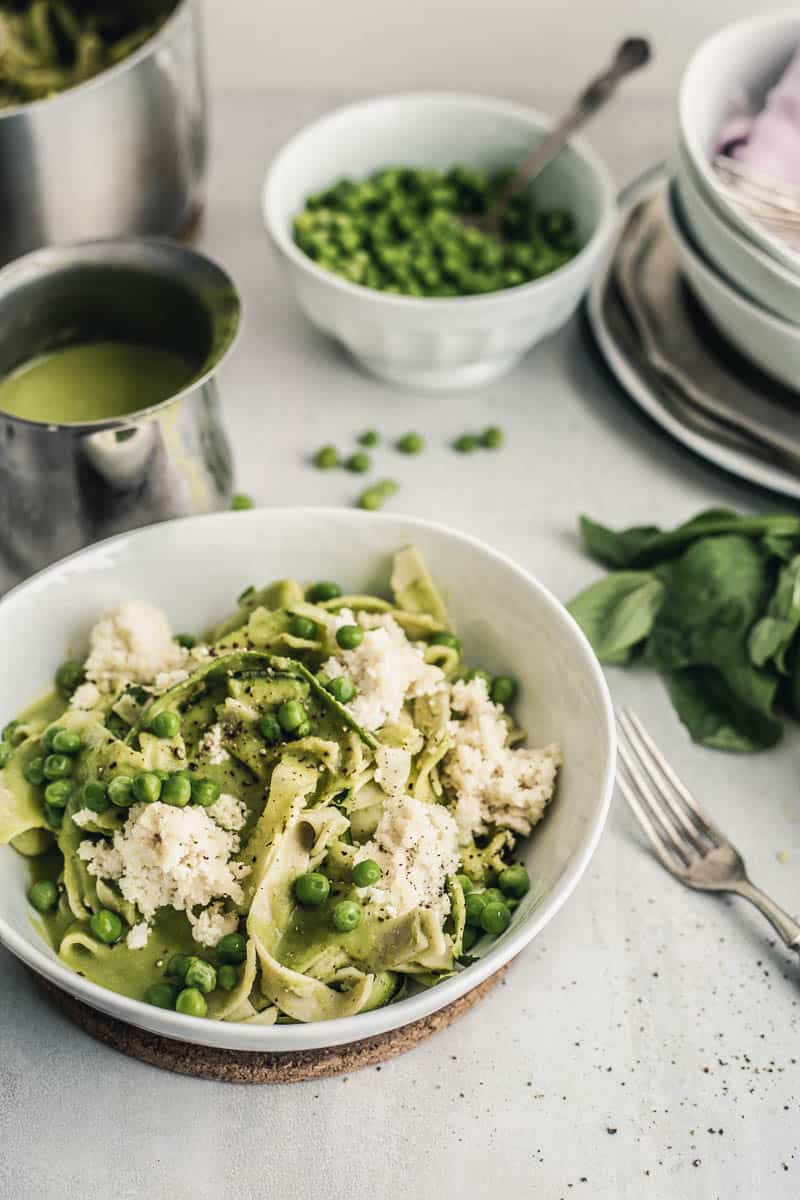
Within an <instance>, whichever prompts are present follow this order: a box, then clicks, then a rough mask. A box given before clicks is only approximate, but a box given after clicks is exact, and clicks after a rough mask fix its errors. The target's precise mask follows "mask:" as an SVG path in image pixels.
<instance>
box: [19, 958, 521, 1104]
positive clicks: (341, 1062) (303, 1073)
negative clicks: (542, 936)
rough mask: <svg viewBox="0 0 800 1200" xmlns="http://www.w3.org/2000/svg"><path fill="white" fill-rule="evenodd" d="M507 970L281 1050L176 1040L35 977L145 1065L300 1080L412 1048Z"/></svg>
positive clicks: (242, 1078)
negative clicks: (323, 1045)
mask: <svg viewBox="0 0 800 1200" xmlns="http://www.w3.org/2000/svg"><path fill="white" fill-rule="evenodd" d="M507 970H508V968H507V967H503V968H501V970H499V971H497V972H496V974H494V975H491V976H490V977H489V979H486V980H484V982H483V983H479V984H478V986H477V987H475V988H473V989H472V991H471V992H467V994H466V995H465V996H461V997H460V999H458V1000H454V1001H453V1003H452V1004H448V1005H447V1007H446V1008H441V1009H439V1011H438V1012H435V1013H431V1014H430V1016H428V1017H423V1018H422V1020H420V1021H414V1022H413V1023H412V1024H410V1025H404V1026H403V1027H402V1028H401V1029H392V1030H390V1031H389V1032H388V1033H381V1034H378V1035H377V1036H376V1037H371V1038H364V1039H363V1040H362V1041H359V1042H351V1043H350V1044H349V1045H346V1046H332V1047H331V1048H330V1049H327V1050H296V1051H287V1052H284V1053H282V1054H262V1053H260V1052H259V1051H247V1050H244V1051H243V1050H216V1049H214V1048H213V1047H210V1046H194V1045H190V1044H189V1043H188V1042H176V1041H174V1040H173V1039H172V1038H165V1037H161V1036H160V1035H159V1034H155V1033H148V1032H146V1031H145V1030H144V1029H137V1028H135V1026H133V1025H126V1024H125V1023H124V1022H122V1021H117V1020H115V1019H114V1017H109V1016H106V1014H105V1013H101V1012H97V1011H96V1010H95V1009H93V1008H89V1007H88V1006H87V1005H85V1004H83V1003H82V1002H81V1001H80V1000H76V999H75V997H74V996H68V995H67V994H66V992H62V991H61V990H60V989H59V988H57V987H54V986H53V984H51V983H48V982H47V980H45V979H41V978H39V979H38V982H39V983H40V984H41V986H42V987H43V988H44V989H45V991H46V992H47V993H48V995H49V996H50V998H51V1000H53V1002H54V1003H55V1004H56V1006H57V1007H58V1008H60V1009H61V1010H62V1011H63V1012H65V1013H66V1014H67V1016H68V1017H69V1018H70V1019H71V1020H72V1021H74V1022H75V1024H76V1025H77V1026H78V1027H79V1028H80V1029H82V1030H83V1031H84V1033H88V1034H90V1035H91V1036H92V1037H93V1038H96V1039H97V1040H98V1041H99V1042H104V1043H105V1044H106V1045H107V1046H112V1047H113V1048H114V1049H115V1050H119V1051H120V1052H121V1053H122V1054H127V1055H128V1056H129V1057H130V1058H138V1059H141V1061H142V1062H146V1063H149V1064H150V1066H153V1067H160V1068H161V1069H162V1070H164V1071H175V1072H177V1073H178V1074H179V1075H195V1076H198V1077H199V1078H201V1079H214V1080H218V1081H221V1082H223V1083H299V1082H301V1081H302V1080H305V1079H324V1078H326V1077H327V1076H330V1075H346V1074H349V1073H350V1072H351V1071H359V1070H362V1069H363V1068H365V1067H374V1066H375V1065H376V1064H377V1063H382V1062H385V1061H386V1059H388V1058H394V1057H395V1055H397V1054H404V1053H405V1052H406V1051H407V1050H412V1049H413V1048H414V1047H415V1046H418V1045H419V1043H420V1042H423V1041H425V1039H426V1038H429V1037H431V1036H432V1035H433V1034H434V1033H438V1032H439V1030H441V1029H446V1028H447V1027H448V1025H452V1024H453V1022H454V1021H457V1020H458V1019H459V1017H463V1016H464V1014H465V1013H468V1012H469V1011H470V1009H471V1008H474V1006H475V1005H476V1004H478V1003H479V1002H480V1001H481V1000H482V999H483V997H484V996H485V995H486V994H487V993H488V992H490V991H491V989H492V988H493V987H494V986H495V984H496V983H498V982H499V981H500V979H502V977H503V976H504V975H505V973H506V971H507Z"/></svg>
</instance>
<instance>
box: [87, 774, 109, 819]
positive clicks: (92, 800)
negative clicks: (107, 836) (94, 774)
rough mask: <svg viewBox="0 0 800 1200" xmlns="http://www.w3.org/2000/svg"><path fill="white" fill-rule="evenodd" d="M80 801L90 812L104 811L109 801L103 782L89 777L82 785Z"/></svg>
mask: <svg viewBox="0 0 800 1200" xmlns="http://www.w3.org/2000/svg"><path fill="white" fill-rule="evenodd" d="M81 801H82V803H83V806H84V808H88V809H89V810H90V812H94V813H103V812H105V811H106V810H107V808H108V807H109V805H110V803H111V801H110V800H109V798H108V796H107V795H106V789H105V784H102V783H100V781H99V780H97V779H89V780H87V782H86V783H85V784H84V785H83V789H82V791H81Z"/></svg>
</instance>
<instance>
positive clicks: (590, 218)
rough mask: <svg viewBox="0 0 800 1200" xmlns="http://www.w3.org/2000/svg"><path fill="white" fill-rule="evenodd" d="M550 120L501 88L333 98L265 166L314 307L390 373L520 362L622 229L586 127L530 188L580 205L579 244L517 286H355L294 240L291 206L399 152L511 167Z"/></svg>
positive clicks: (275, 236)
mask: <svg viewBox="0 0 800 1200" xmlns="http://www.w3.org/2000/svg"><path fill="white" fill-rule="evenodd" d="M550 126H551V121H550V118H549V117H547V116H544V115H543V114H541V113H538V112H535V111H534V110H533V109H529V108H524V107H522V106H521V105H519V104H509V103H507V102H505V101H502V100H492V99H488V98H485V97H482V96H462V95H450V94H447V93H443V94H430V95H424V94H420V95H415V94H408V95H399V96H387V97H384V98H382V99H378V100H369V101H366V102H365V103H361V104H354V105H351V106H350V107H347V108H341V109H338V110H337V111H336V112H334V113H332V114H330V115H329V116H326V117H323V118H322V119H321V120H319V121H315V122H314V123H313V124H312V125H309V126H307V127H306V128H305V129H303V130H301V131H300V133H298V134H296V135H295V136H294V137H293V138H292V139H291V140H290V141H289V142H288V143H287V144H286V145H285V146H284V147H283V149H282V150H281V151H280V153H279V154H278V156H277V157H276V158H275V160H274V162H273V163H272V166H271V167H270V169H269V171H268V173H267V177H266V180H265V184H264V195H263V212H264V221H265V223H266V226H267V229H268V231H269V233H270V235H271V237H272V240H273V242H274V243H275V245H276V247H277V248H278V251H279V252H280V255H281V257H282V258H283V260H284V262H285V264H286V267H287V269H288V276H289V280H290V282H291V285H292V288H293V289H294V291H295V293H296V295H297V298H298V300H299V302H300V305H301V307H302V308H303V310H304V312H305V313H306V315H307V316H308V317H309V319H310V320H311V321H313V322H314V324H315V325H317V326H318V327H319V328H320V329H322V330H323V331H324V332H325V333H328V334H331V335H332V336H333V337H335V338H337V339H338V340H339V341H340V342H341V343H342V344H343V345H344V346H346V347H347V349H348V350H349V351H351V353H352V354H353V355H354V356H355V358H356V359H358V361H359V362H360V363H361V364H362V365H363V366H364V367H366V368H367V369H368V370H369V371H371V372H373V373H374V374H376V375H379V376H381V377H382V378H384V379H388V380H389V381H391V382H393V383H398V384H402V385H406V386H410V387H418V388H424V389H435V390H450V389H456V388H464V387H469V386H471V385H478V384H483V383H487V382H488V381H489V380H491V379H494V378H496V377H497V376H499V375H502V374H503V372H505V371H507V370H509V368H511V367H513V366H514V364H515V363H516V362H517V361H518V360H519V359H520V358H521V357H522V355H523V354H525V352H526V351H527V350H529V349H530V348H531V346H533V345H534V344H535V343H536V342H538V341H540V340H541V339H542V338H543V337H546V336H547V335H548V334H549V333H552V332H553V331H554V330H555V329H557V328H558V327H559V326H560V325H562V324H563V323H564V321H566V320H567V318H568V317H569V316H570V315H571V314H572V312H573V311H574V309H575V308H576V306H577V304H578V302H579V300H580V299H581V296H582V295H583V293H584V292H585V290H586V288H587V286H588V284H589V280H590V278H591V274H592V271H593V269H594V266H595V264H596V263H597V261H598V258H599V256H600V255H601V254H602V251H603V249H604V247H605V245H606V243H607V241H608V239H609V238H610V236H611V233H612V230H613V224H614V212H615V205H614V187H613V184H612V182H611V179H610V177H609V174H608V172H607V170H606V168H605V167H604V165H603V163H602V162H601V161H600V160H599V159H598V158H597V156H596V155H595V154H594V153H593V151H591V150H590V149H589V147H588V146H587V145H586V144H585V143H584V142H582V141H581V140H580V139H579V138H575V139H573V141H572V143H571V145H570V147H569V149H567V150H565V151H564V152H563V153H562V154H561V155H560V156H559V157H558V158H557V159H556V160H555V162H553V163H551V164H550V166H549V167H548V168H547V170H546V171H545V172H544V173H543V174H542V175H541V177H540V178H539V180H538V181H537V182H536V184H535V186H534V189H533V190H534V192H535V195H536V197H537V199H538V200H539V201H540V203H541V204H542V205H543V206H545V207H546V206H548V205H563V206H564V207H565V208H567V209H569V210H570V212H572V213H573V215H574V216H575V219H576V224H577V231H578V236H579V237H580V239H581V242H582V244H583V248H582V250H581V251H580V253H579V254H578V255H577V256H576V257H575V258H574V259H572V261H571V262H569V263H567V264H566V265H565V266H563V267H561V268H560V269H559V270H557V271H555V272H554V273H553V274H552V275H548V276H545V277H544V278H542V279H538V280H534V281H533V282H531V283H527V284H522V285H521V286H520V287H515V288H508V289H506V290H504V291H502V292H493V293H490V294H489V295H485V296H465V297H459V298H457V299H452V300H450V299H445V298H434V299H418V298H415V297H411V296H394V295H389V294H387V293H385V292H378V291H375V290H373V289H370V288H365V287H360V286H358V285H356V284H352V283H349V282H348V281H347V280H345V279H342V278H340V277H339V276H338V275H334V274H332V273H331V272H330V271H326V270H324V269H323V268H322V267H319V266H317V264H316V263H315V262H313V261H312V259H310V258H309V257H308V256H307V255H306V254H304V253H303V252H302V250H300V249H299V248H298V247H297V246H296V245H295V243H294V240H293V237H292V218H293V217H294V215H295V214H296V213H298V212H300V211H301V210H302V208H303V206H304V204H305V201H306V197H307V196H309V195H310V194H311V193H313V192H317V191H320V190H321V189H322V188H325V187H328V186H330V185H331V184H333V183H334V182H335V181H336V180H337V179H339V178H341V177H342V176H344V175H347V176H350V177H351V178H354V179H361V178H364V177H365V176H367V175H369V174H370V173H371V172H372V171H376V170H378V169H379V168H381V167H385V166H388V165H391V164H392V163H399V164H401V165H408V166H431V167H440V168H441V167H449V166H452V165H454V164H455V163H463V164H465V165H469V166H474V167H478V168H480V169H482V170H488V171H499V170H502V169H503V168H506V167H508V166H509V165H510V164H513V163H515V162H518V161H521V159H522V158H523V157H524V155H525V153H526V152H527V151H528V150H529V149H530V147H531V146H532V145H534V144H535V143H536V142H537V141H538V140H539V139H540V138H541V137H542V136H543V134H544V132H545V131H546V130H548V129H549V128H550Z"/></svg>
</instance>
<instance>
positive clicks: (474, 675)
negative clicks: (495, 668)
mask: <svg viewBox="0 0 800 1200" xmlns="http://www.w3.org/2000/svg"><path fill="white" fill-rule="evenodd" d="M473 679H482V680H483V682H484V683H485V684H486V690H487V692H488V690H489V688H490V687H491V684H492V677H491V675H490V674H489V672H488V671H484V670H483V668H482V667H476V668H475V670H474V671H468V672H467V681H468V682H472V680H473Z"/></svg>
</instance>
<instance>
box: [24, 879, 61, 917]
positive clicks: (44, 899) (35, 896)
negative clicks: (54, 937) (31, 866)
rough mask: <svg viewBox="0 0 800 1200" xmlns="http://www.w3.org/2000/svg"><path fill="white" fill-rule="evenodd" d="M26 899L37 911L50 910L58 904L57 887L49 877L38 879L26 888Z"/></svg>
mask: <svg viewBox="0 0 800 1200" xmlns="http://www.w3.org/2000/svg"><path fill="white" fill-rule="evenodd" d="M28 899H29V901H30V902H31V904H32V906H33V907H34V908H35V909H36V911H37V912H40V913H46V912H51V911H52V910H53V909H54V908H55V906H56V905H57V904H58V888H57V887H56V885H55V884H54V883H53V882H52V881H51V880H49V879H38V880H37V881H36V883H32V884H31V886H30V887H29V888H28Z"/></svg>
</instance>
